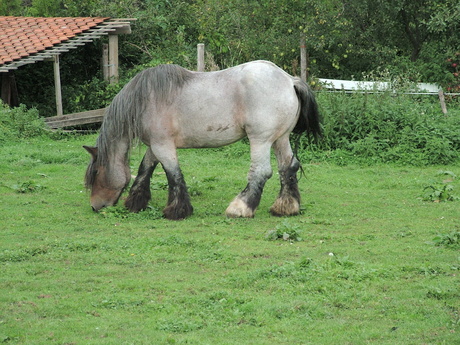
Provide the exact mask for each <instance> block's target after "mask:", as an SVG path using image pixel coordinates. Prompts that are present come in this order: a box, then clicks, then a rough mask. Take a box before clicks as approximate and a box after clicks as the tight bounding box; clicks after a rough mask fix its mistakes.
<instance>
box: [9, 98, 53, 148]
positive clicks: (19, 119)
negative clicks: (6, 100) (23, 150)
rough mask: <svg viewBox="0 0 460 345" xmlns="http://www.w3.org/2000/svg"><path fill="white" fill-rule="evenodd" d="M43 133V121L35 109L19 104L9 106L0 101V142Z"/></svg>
mask: <svg viewBox="0 0 460 345" xmlns="http://www.w3.org/2000/svg"><path fill="white" fill-rule="evenodd" d="M44 133H45V123H44V122H43V120H42V119H40V118H39V116H38V111H37V110H36V109H26V106H25V105H23V104H21V105H20V106H19V107H17V108H10V107H8V106H7V105H5V104H3V103H2V102H1V101H0V143H2V142H5V141H6V140H17V139H24V138H31V137H35V136H39V135H42V134H44Z"/></svg>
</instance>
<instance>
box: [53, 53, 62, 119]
mask: <svg viewBox="0 0 460 345" xmlns="http://www.w3.org/2000/svg"><path fill="white" fill-rule="evenodd" d="M54 87H55V89H56V113H57V115H58V116H61V115H62V114H63V111H62V93H61V72H60V68H59V55H58V54H57V55H54Z"/></svg>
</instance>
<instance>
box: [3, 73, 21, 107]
mask: <svg viewBox="0 0 460 345" xmlns="http://www.w3.org/2000/svg"><path fill="white" fill-rule="evenodd" d="M0 76H1V77H0V79H1V80H2V96H1V98H2V101H3V103H5V104H8V105H9V106H10V107H17V106H19V96H18V89H17V87H16V79H15V77H14V73H13V72H11V71H8V72H6V73H0Z"/></svg>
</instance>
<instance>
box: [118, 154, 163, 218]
mask: <svg viewBox="0 0 460 345" xmlns="http://www.w3.org/2000/svg"><path fill="white" fill-rule="evenodd" d="M157 165H158V161H157V160H156V158H155V156H154V155H153V153H152V151H151V150H150V148H148V149H147V152H146V153H145V155H144V158H142V162H141V164H140V165H139V170H138V172H137V176H136V179H135V180H134V183H133V185H132V187H131V189H130V191H129V195H128V198H127V199H126V201H125V207H126V208H127V209H128V210H129V211H131V212H136V213H137V212H139V211H142V210H145V209H146V208H147V206H148V203H149V201H150V199H151V197H152V194H151V192H150V178H151V177H152V174H153V171H154V170H155V167H156V166H157Z"/></svg>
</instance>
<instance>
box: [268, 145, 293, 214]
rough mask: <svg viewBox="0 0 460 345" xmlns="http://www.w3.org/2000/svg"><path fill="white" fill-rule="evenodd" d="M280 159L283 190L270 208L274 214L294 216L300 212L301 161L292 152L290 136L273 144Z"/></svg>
mask: <svg viewBox="0 0 460 345" xmlns="http://www.w3.org/2000/svg"><path fill="white" fill-rule="evenodd" d="M273 148H274V151H275V155H276V158H277V160H278V171H279V175H280V183H281V190H280V192H279V194H278V198H277V199H276V200H275V203H274V204H273V206H272V207H271V208H270V213H271V214H272V215H274V216H279V217H281V216H294V215H297V214H299V213H300V192H299V187H298V184H297V171H298V170H299V168H300V163H299V161H298V160H297V159H296V158H295V157H294V154H293V153H292V149H291V144H290V143H289V136H285V137H282V138H280V139H278V140H277V141H276V142H275V143H274V145H273Z"/></svg>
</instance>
